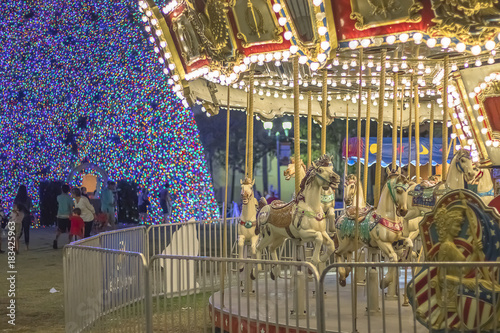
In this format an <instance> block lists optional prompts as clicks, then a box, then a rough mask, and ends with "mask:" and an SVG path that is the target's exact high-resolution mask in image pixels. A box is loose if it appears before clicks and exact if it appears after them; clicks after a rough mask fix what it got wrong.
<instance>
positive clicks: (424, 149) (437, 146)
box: [348, 137, 453, 168]
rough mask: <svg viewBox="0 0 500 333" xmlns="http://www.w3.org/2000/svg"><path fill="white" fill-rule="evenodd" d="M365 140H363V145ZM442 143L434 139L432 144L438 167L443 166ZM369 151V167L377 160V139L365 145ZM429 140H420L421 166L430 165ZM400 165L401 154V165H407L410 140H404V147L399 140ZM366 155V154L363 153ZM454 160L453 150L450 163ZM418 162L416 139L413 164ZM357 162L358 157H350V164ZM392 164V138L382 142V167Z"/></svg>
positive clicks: (434, 158) (440, 140)
mask: <svg viewBox="0 0 500 333" xmlns="http://www.w3.org/2000/svg"><path fill="white" fill-rule="evenodd" d="M364 141H365V140H364V139H363V145H364V143H365V142H364ZM442 142H443V140H442V139H441V138H434V140H433V143H432V146H433V148H432V165H434V166H436V165H439V164H441V161H442V148H443V147H442ZM364 147H366V148H367V149H369V151H368V165H372V164H373V163H375V162H376V160H377V138H376V137H371V138H370V141H369V144H368V145H364ZM429 147H430V146H429V139H428V138H420V165H425V164H427V163H429V152H430V150H429ZM397 149H398V159H397V161H398V163H399V154H400V152H402V154H403V155H402V159H401V165H407V164H408V159H409V156H408V155H409V152H410V150H409V144H408V138H403V145H402V146H400V145H399V138H398V148H397ZM363 155H364V152H363ZM452 158H453V150H452V149H451V151H450V154H449V155H448V163H449V162H450V161H451V159H452ZM415 160H416V146H415V138H412V140H411V158H410V161H411V164H413V165H415V164H416V163H415ZM356 161H357V157H355V156H351V157H349V161H348V164H349V165H353V164H355V163H356ZM361 163H365V159H364V157H363V158H361ZM391 163H392V138H383V141H382V167H384V168H385V167H387V166H388V165H390V164H391Z"/></svg>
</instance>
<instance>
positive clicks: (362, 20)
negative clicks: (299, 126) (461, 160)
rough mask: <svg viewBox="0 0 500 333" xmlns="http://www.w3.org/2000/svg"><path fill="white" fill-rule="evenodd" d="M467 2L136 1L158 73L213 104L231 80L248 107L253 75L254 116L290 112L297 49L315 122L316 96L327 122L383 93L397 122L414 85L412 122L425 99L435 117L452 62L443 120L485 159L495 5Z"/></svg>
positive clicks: (497, 125)
mask: <svg viewBox="0 0 500 333" xmlns="http://www.w3.org/2000/svg"><path fill="white" fill-rule="evenodd" d="M474 4H475V2H474V3H472V2H471V4H470V6H469V5H468V2H460V4H454V3H451V2H445V1H440V0H426V1H417V0H402V1H385V0H370V1H365V0H312V1H311V0H269V1H263V0H262V1H259V0H228V1H223V0H196V1H189V0H184V1H179V0H172V1H170V2H168V1H167V2H165V1H158V0H157V2H155V1H153V0H141V1H139V9H140V11H141V12H143V13H144V15H143V21H144V23H145V29H146V31H148V32H149V33H150V37H149V38H150V41H151V42H152V43H153V44H154V50H155V52H156V53H157V56H158V61H159V62H160V64H162V66H163V67H164V68H163V70H164V72H165V74H166V75H167V76H168V78H167V80H168V82H169V83H170V84H172V85H173V89H174V90H175V91H176V92H177V93H178V95H179V96H180V97H181V98H183V100H184V101H185V103H186V105H188V104H191V105H192V104H194V103H201V104H203V105H204V106H205V108H206V109H208V110H209V112H211V113H217V110H218V107H219V106H225V105H226V104H227V91H228V86H229V90H230V91H231V106H232V107H241V108H246V107H247V105H248V104H247V103H248V94H247V92H248V90H249V89H250V86H253V93H254V98H253V101H254V112H256V113H257V114H258V115H259V116H260V117H261V118H262V119H272V118H274V117H278V116H282V115H284V114H287V113H293V108H294V105H293V103H294V101H293V98H292V97H293V66H292V62H291V59H292V58H294V57H298V62H299V81H298V83H299V85H300V96H299V98H300V112H301V114H302V115H306V114H307V111H308V101H307V99H308V96H309V95H310V96H311V99H312V103H311V110H312V115H313V117H315V120H316V121H317V122H319V123H321V108H322V105H323V103H325V102H326V103H327V122H328V123H329V122H331V121H332V120H333V119H335V118H338V117H341V118H344V117H346V114H349V116H350V117H351V116H355V115H357V110H358V105H359V103H362V104H363V106H362V108H361V109H362V116H363V117H366V112H367V106H368V105H371V106H373V107H372V108H371V109H372V110H371V117H375V116H376V113H377V111H376V109H377V108H378V107H377V106H376V104H377V103H380V101H381V100H380V99H379V94H382V93H383V94H384V99H383V100H384V102H383V103H384V110H387V111H388V112H384V122H392V112H389V110H391V111H392V110H393V102H394V101H396V102H397V109H398V117H400V112H401V111H402V119H403V126H405V125H408V124H409V123H410V121H411V120H410V107H409V106H410V103H411V100H413V95H414V94H415V91H417V92H416V93H417V94H418V96H419V105H420V112H419V116H420V121H424V120H428V119H430V118H431V115H430V113H431V112H430V110H431V107H432V108H434V107H433V105H434V106H435V110H436V111H435V116H434V119H435V120H437V121H440V120H442V119H443V117H442V114H443V107H442V105H443V97H442V87H443V79H444V76H445V70H446V72H447V73H450V74H449V79H450V80H449V87H448V94H449V98H448V106H449V109H448V111H449V117H448V118H449V119H450V121H449V124H448V125H449V126H451V127H452V128H453V129H454V135H455V136H456V137H457V138H458V139H459V140H460V144H461V145H462V146H464V147H467V146H469V148H471V149H472V150H473V151H476V150H477V151H478V156H480V157H481V158H482V159H483V160H487V159H488V156H489V155H491V154H490V153H489V150H491V148H493V147H498V145H499V144H500V141H499V139H500V135H499V134H500V119H497V118H496V117H492V114H494V113H495V112H491V110H490V111H488V108H490V109H491V108H493V105H495V103H494V102H493V101H494V100H492V98H496V94H497V85H496V84H494V82H497V80H500V75H498V78H497V76H496V74H495V73H497V72H500V70H499V68H498V65H496V62H497V58H498V55H497V53H496V50H497V46H498V42H499V37H500V36H499V35H498V34H499V33H500V24H499V23H498V22H499V20H498V19H499V18H500V5H498V4H497V3H496V2H495V1H493V0H486V1H482V2H481V3H480V4H476V5H474ZM360 50H363V52H362V54H363V55H362V56H360V53H361V52H360ZM382 50H386V59H382V53H383V52H382ZM445 58H446V59H447V64H448V65H447V66H448V68H445V60H444V59H445ZM360 60H361V61H362V63H363V67H362V68H361V75H360ZM382 63H385V72H386V74H385V77H386V79H385V80H384V82H381V73H382V72H383V70H382ZM250 78H253V79H252V82H249V81H250ZM359 85H361V88H362V93H361V94H359ZM395 85H396V86H397V87H398V89H397V93H396V95H395ZM323 86H326V87H327V98H326V101H323V96H322V90H323ZM498 86H499V88H500V85H498ZM415 87H418V90H415ZM498 93H499V94H500V89H498ZM488 99H489V102H488ZM401 109H403V110H401ZM398 122H399V120H398ZM471 140H472V142H471ZM495 154H496V153H493V155H495ZM498 157H499V159H500V156H498Z"/></svg>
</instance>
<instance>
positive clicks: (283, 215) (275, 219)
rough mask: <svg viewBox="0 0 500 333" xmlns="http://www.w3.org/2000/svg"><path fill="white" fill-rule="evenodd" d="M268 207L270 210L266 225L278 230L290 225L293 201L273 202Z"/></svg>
mask: <svg viewBox="0 0 500 333" xmlns="http://www.w3.org/2000/svg"><path fill="white" fill-rule="evenodd" d="M269 206H270V207H271V210H270V212H269V218H268V220H267V223H269V224H272V225H274V226H275V227H278V228H286V227H288V226H289V225H290V224H291V223H292V217H293V201H290V202H283V201H279V200H275V201H273V202H271V204H270V205H269Z"/></svg>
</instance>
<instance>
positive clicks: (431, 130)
mask: <svg viewBox="0 0 500 333" xmlns="http://www.w3.org/2000/svg"><path fill="white" fill-rule="evenodd" d="M433 145H434V102H431V122H430V124H429V165H428V166H427V170H428V174H429V175H428V177H427V179H429V177H430V176H432V150H433V149H432V148H433V147H432V146H433Z"/></svg>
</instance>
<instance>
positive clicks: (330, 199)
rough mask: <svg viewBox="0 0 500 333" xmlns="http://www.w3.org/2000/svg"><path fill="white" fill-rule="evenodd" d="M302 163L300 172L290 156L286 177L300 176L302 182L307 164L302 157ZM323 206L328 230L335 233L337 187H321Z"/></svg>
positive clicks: (288, 178)
mask: <svg viewBox="0 0 500 333" xmlns="http://www.w3.org/2000/svg"><path fill="white" fill-rule="evenodd" d="M300 165H301V167H300V170H299V172H296V170H295V158H294V157H292V158H290V164H288V168H287V169H286V170H285V172H284V173H283V175H284V176H285V179H286V180H290V179H291V178H292V177H296V176H298V177H299V181H300V182H302V179H304V177H305V176H306V166H305V164H304V162H302V159H301V160H300ZM361 193H362V192H361ZM321 208H323V212H324V213H325V215H326V222H327V224H326V226H327V230H328V232H330V233H333V232H334V231H335V189H333V188H331V187H329V188H328V189H327V190H324V189H321Z"/></svg>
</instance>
